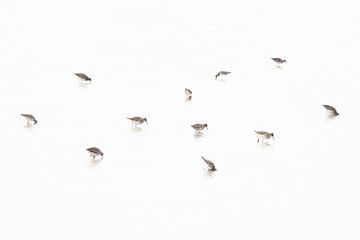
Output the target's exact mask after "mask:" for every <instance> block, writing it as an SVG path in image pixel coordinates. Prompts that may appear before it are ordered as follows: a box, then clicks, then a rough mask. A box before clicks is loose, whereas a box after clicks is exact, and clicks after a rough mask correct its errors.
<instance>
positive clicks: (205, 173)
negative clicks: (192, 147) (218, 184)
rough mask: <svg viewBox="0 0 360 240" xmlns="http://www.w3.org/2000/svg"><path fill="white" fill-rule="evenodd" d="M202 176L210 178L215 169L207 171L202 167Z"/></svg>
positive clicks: (213, 174)
mask: <svg viewBox="0 0 360 240" xmlns="http://www.w3.org/2000/svg"><path fill="white" fill-rule="evenodd" d="M203 174H204V177H206V178H212V177H214V176H215V174H216V172H215V171H209V170H208V169H205V168H204V173H203Z"/></svg>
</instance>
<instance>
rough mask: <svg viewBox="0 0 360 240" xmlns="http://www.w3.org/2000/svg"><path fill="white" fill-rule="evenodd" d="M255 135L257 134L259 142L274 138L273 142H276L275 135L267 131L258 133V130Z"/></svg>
mask: <svg viewBox="0 0 360 240" xmlns="http://www.w3.org/2000/svg"><path fill="white" fill-rule="evenodd" d="M255 133H256V136H257V141H258V142H259V140H260V138H261V139H262V140H261V142H264V140H265V139H269V138H271V137H272V138H273V140H275V139H274V133H268V132H265V131H256V130H255Z"/></svg>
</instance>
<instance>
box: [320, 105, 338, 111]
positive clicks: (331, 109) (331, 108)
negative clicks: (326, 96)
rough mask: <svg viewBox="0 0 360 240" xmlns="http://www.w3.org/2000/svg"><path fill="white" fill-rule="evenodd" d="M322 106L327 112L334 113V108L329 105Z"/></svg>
mask: <svg viewBox="0 0 360 240" xmlns="http://www.w3.org/2000/svg"><path fill="white" fill-rule="evenodd" d="M323 106H324V108H326V109H327V110H329V111H333V112H336V109H335V108H334V107H332V106H330V105H323Z"/></svg>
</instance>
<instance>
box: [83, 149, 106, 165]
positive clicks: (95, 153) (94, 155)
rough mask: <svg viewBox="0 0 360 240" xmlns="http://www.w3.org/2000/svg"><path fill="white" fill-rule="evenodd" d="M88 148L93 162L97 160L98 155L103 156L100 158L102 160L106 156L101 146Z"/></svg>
mask: <svg viewBox="0 0 360 240" xmlns="http://www.w3.org/2000/svg"><path fill="white" fill-rule="evenodd" d="M86 150H87V151H88V152H89V154H90V157H91V159H92V161H93V162H95V161H96V158H97V157H98V156H100V157H101V158H100V159H98V160H102V159H103V157H104V153H103V152H102V151H101V150H100V149H99V148H97V147H91V148H87V149H86Z"/></svg>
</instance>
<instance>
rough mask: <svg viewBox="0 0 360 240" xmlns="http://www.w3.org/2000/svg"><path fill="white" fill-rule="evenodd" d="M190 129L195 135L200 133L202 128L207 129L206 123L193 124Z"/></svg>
mask: <svg viewBox="0 0 360 240" xmlns="http://www.w3.org/2000/svg"><path fill="white" fill-rule="evenodd" d="M191 127H192V128H193V129H194V130H195V133H200V132H201V131H202V130H204V128H206V129H208V125H207V124H206V123H204V124H202V123H195V124H193V125H191Z"/></svg>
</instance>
